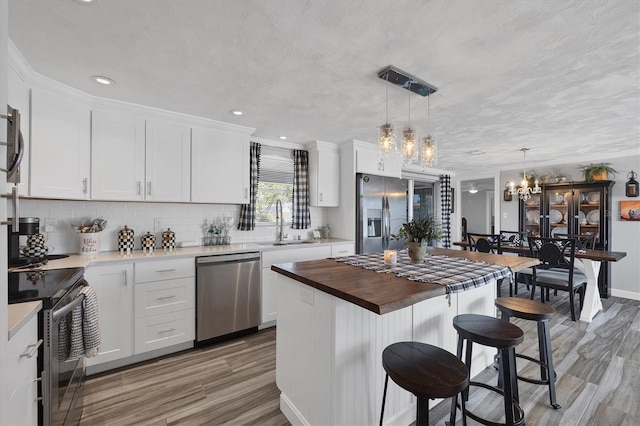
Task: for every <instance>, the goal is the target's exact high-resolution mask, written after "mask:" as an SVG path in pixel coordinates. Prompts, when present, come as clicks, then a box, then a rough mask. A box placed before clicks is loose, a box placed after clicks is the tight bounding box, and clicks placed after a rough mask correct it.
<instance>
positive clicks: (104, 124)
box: [91, 108, 145, 201]
mask: <svg viewBox="0 0 640 426" xmlns="http://www.w3.org/2000/svg"><path fill="white" fill-rule="evenodd" d="M91 135H92V140H91V197H92V198H93V199H96V200H118V201H127V200H128V201H139V200H144V194H145V188H144V186H145V179H144V176H145V160H144V149H145V148H144V139H145V122H144V118H142V117H140V116H136V115H133V114H131V113H127V112H121V111H115V110H108V109H99V108H95V109H94V110H93V111H92V113H91Z"/></svg>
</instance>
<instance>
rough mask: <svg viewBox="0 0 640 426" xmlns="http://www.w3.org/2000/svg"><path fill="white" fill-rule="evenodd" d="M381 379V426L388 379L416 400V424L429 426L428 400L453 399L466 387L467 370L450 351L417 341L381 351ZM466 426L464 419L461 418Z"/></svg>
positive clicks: (399, 344)
mask: <svg viewBox="0 0 640 426" xmlns="http://www.w3.org/2000/svg"><path fill="white" fill-rule="evenodd" d="M382 366H383V367H384V370H385V371H386V372H387V374H386V377H385V379H384V393H383V396H382V411H381V412H380V425H381V426H382V419H383V418H384V404H385V400H386V398H387V385H388V383H389V377H391V380H393V381H394V382H396V384H397V385H398V386H400V387H401V388H403V389H405V390H407V391H409V392H411V393H412V394H414V395H415V396H416V397H417V398H418V401H417V409H416V425H417V426H422V425H428V424H429V399H433V398H451V397H456V396H457V395H458V393H460V392H462V391H463V390H464V389H466V388H467V386H468V385H469V371H468V370H467V367H466V366H465V365H464V364H463V363H462V361H460V360H459V359H458V358H456V356H455V355H453V354H452V353H450V352H447V351H445V350H444V349H440V348H438V347H436V346H432V345H427V344H425V343H420V342H399V343H394V344H392V345H389V346H387V347H386V348H385V349H384V351H383V352H382ZM463 421H464V422H465V425H466V418H464V417H463Z"/></svg>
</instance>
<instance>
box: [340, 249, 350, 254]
mask: <svg viewBox="0 0 640 426" xmlns="http://www.w3.org/2000/svg"><path fill="white" fill-rule="evenodd" d="M341 253H349V250H340V251H339V252H338V254H341Z"/></svg>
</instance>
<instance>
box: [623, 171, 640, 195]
mask: <svg viewBox="0 0 640 426" xmlns="http://www.w3.org/2000/svg"><path fill="white" fill-rule="evenodd" d="M627 177H628V178H629V180H628V181H627V183H626V184H625V185H624V193H625V195H626V196H627V197H637V196H638V194H640V191H638V181H637V180H636V177H638V175H637V174H636V172H634V171H633V170H631V172H630V173H629V174H628V175H627Z"/></svg>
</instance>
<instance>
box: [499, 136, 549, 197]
mask: <svg viewBox="0 0 640 426" xmlns="http://www.w3.org/2000/svg"><path fill="white" fill-rule="evenodd" d="M520 151H522V155H523V157H524V166H523V168H522V183H521V184H520V186H518V187H516V186H515V184H514V183H513V182H507V184H508V185H509V187H510V189H509V193H510V194H511V195H517V196H518V197H519V198H520V199H521V200H522V201H527V200H528V199H529V198H531V194H540V193H541V192H542V188H541V187H540V186H538V180H537V179H536V181H535V186H534V187H530V186H529V183H528V182H527V151H529V148H520Z"/></svg>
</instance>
